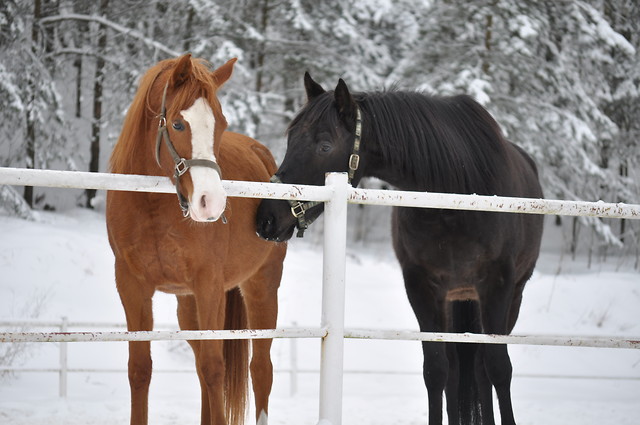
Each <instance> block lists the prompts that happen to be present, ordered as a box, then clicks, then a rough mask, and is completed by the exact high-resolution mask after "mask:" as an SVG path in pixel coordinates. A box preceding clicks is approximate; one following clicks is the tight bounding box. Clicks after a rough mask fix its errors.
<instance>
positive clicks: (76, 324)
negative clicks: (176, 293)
mask: <svg viewBox="0 0 640 425" xmlns="http://www.w3.org/2000/svg"><path fill="white" fill-rule="evenodd" d="M61 325H62V321H61V320H39V319H24V320H23V319H16V320H0V328H9V327H28V328H54V327H55V328H59V327H60V326H61ZM153 326H154V329H156V330H177V329H178V324H177V323H154V324H153ZM67 327H68V328H102V329H105V328H124V329H126V327H127V324H126V323H123V322H111V323H110V322H88V321H87V322H83V321H69V322H68V323H67Z"/></svg>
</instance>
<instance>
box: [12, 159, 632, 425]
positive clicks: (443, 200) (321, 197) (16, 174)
mask: <svg viewBox="0 0 640 425" xmlns="http://www.w3.org/2000/svg"><path fill="white" fill-rule="evenodd" d="M0 184H8V185H19V186H45V187H62V188H79V189H102V190H126V191H142V192H158V193H174V191H175V188H174V186H173V185H172V184H171V181H170V180H169V179H168V178H166V177H153V176H132V175H116V174H105V173H86V172H70V171H54V170H27V169H17V168H2V167H0ZM223 185H224V188H225V190H226V191H227V194H228V195H229V196H238V197H248V198H275V199H299V200H309V201H321V202H325V203H326V204H325V232H324V251H323V291H322V320H321V322H322V324H321V328H319V329H316V330H315V331H316V332H317V335H315V334H314V336H309V337H321V338H323V344H322V355H321V364H320V394H319V398H320V415H319V416H320V421H321V422H322V421H326V422H325V423H328V424H331V425H340V424H341V423H342V375H343V348H344V338H345V337H360V338H385V337H387V338H389V339H414V340H421V341H447V342H453V341H460V342H476V343H487V342H495V343H503V344H504V343H526V344H545V345H546V344H549V343H552V344H554V345H575V344H572V343H571V341H577V342H578V344H577V345H581V346H586V345H588V344H590V343H594V344H595V342H593V341H591V342H589V341H585V340H582V339H578V338H575V337H569V338H566V337H565V338H557V339H553V338H549V337H543V339H542V340H538V341H536V340H534V339H533V338H534V337H531V336H527V337H514V336H495V335H472V334H431V333H422V332H408V333H404V332H395V333H394V334H393V335H390V334H386V333H385V332H381V331H376V330H367V331H359V332H360V333H358V332H355V331H348V330H345V329H344V283H345V257H346V212H347V208H346V206H347V203H348V202H351V203H361V204H375V205H397V206H405V207H419V208H440V209H471V210H481V211H500V212H514V213H527V214H553V215H572V216H591V217H607V218H625V219H640V205H628V204H624V203H605V202H601V201H598V202H579V201H560V200H547V199H527V198H510V197H499V196H479V195H457V194H444V193H430V192H406V191H383V190H371V189H354V188H352V187H351V186H349V184H348V183H347V177H346V174H345V173H333V174H328V175H327V179H326V183H325V186H306V185H287V184H270V183H256V182H238V181H224V182H223ZM161 332H162V331H161ZM182 332H196V331H175V332H173V333H171V334H158V333H157V332H144V333H139V332H120V333H117V335H116V334H114V333H109V332H102V333H99V332H92V333H90V334H89V335H85V334H83V333H60V334H59V335H57V336H56V335H52V334H49V335H44V336H43V335H42V333H29V335H27V334H26V333H23V335H22V336H20V334H19V333H18V334H16V333H13V334H12V333H9V334H0V335H1V338H0V342H5V341H15V338H21V340H22V341H27V340H28V341H34V340H43V341H56V340H57V341H62V340H64V339H65V338H72V339H70V340H87V341H99V340H106V339H109V340H133V339H135V340H150V338H154V339H165V337H167V338H174V337H175V339H178V337H177V336H176V335H180V334H181V333H182ZM229 332H231V331H204V332H201V333H199V334H195V333H194V334H188V335H186V334H182V335H186V336H185V337H184V338H183V337H180V339H204V338H207V339H221V338H231V337H233V338H235V337H241V338H244V337H251V338H273V337H275V335H278V337H288V333H289V332H292V330H267V331H240V332H239V333H238V334H233V333H229ZM99 334H100V335H99ZM71 335H74V336H71ZM292 335H293V334H292ZM29 338H32V339H29ZM58 338H61V339H58ZM147 338H149V339H147ZM514 338H515V339H514ZM518 338H523V339H518ZM608 339H609V340H610V341H608V342H604V341H598V342H597V344H598V345H597V346H599V347H604V346H606V347H616V346H617V347H620V348H640V345H639V343H638V341H633V340H627V341H626V342H621V341H614V340H617V338H608Z"/></svg>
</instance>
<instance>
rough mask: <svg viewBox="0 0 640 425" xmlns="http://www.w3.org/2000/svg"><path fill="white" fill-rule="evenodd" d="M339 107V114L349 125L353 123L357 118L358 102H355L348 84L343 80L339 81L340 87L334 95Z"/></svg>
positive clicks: (338, 86)
mask: <svg viewBox="0 0 640 425" xmlns="http://www.w3.org/2000/svg"><path fill="white" fill-rule="evenodd" d="M333 95H334V97H335V99H336V105H337V107H338V114H339V115H340V117H341V118H343V119H344V120H345V121H346V122H347V123H350V122H351V123H352V122H353V120H355V118H356V112H355V111H356V102H355V101H354V100H353V97H352V96H351V93H350V92H349V88H348V87H347V84H346V83H345V82H344V80H343V79H342V78H340V80H339V81H338V85H337V86H336V89H335V91H334V93H333Z"/></svg>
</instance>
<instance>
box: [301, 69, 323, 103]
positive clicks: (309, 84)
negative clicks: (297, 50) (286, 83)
mask: <svg viewBox="0 0 640 425" xmlns="http://www.w3.org/2000/svg"><path fill="white" fill-rule="evenodd" d="M304 89H305V90H306V92H307V101H309V100H311V99H313V98H315V97H318V96H320V95H321V94H322V93H325V90H324V89H323V88H322V86H321V85H320V84H318V83H316V82H315V81H313V78H311V75H309V72H305V73H304Z"/></svg>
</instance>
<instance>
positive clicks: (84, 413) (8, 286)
mask: <svg viewBox="0 0 640 425" xmlns="http://www.w3.org/2000/svg"><path fill="white" fill-rule="evenodd" d="M0 235H1V236H0V321H1V320H6V319H16V318H24V317H28V316H29V315H31V314H36V313H37V314H38V315H39V318H40V319H56V320H57V319H59V318H60V317H61V316H67V317H68V318H69V319H70V320H72V321H92V322H124V314H123V311H122V308H121V306H120V301H119V299H118V295H117V293H116V290H115V285H114V280H113V256H112V254H111V250H110V248H109V245H108V242H107V238H106V232H105V225H104V216H103V215H101V214H100V213H95V212H90V211H85V210H74V211H71V212H67V213H41V214H40V220H39V221H37V222H28V221H23V220H19V219H15V218H9V217H5V216H0ZM385 251H386V250H385V249H381V248H380V247H379V246H378V249H376V250H373V249H370V248H366V249H365V248H363V247H361V246H350V247H349V249H348V252H349V254H348V259H347V260H348V264H347V288H346V293H347V299H346V326H347V327H351V328H380V329H414V330H415V329H417V325H416V322H415V319H414V317H413V315H412V313H411V309H410V307H409V304H408V302H407V300H406V297H405V294H404V288H403V284H402V279H401V274H400V271H399V268H398V266H397V264H396V263H395V261H394V259H393V256H392V255H391V254H390V253H389V252H385ZM560 257H561V256H560V255H559V254H557V253H556V252H554V250H551V251H546V252H544V253H543V255H542V257H541V259H540V262H539V267H538V269H537V271H536V273H535V274H534V276H533V278H532V279H531V281H530V282H529V284H528V286H527V288H526V290H525V296H524V302H523V305H522V310H521V314H520V320H519V322H518V325H517V326H516V329H515V331H514V334H562V335H622V336H628V337H635V338H637V337H640V274H639V273H638V272H637V271H634V270H632V269H631V267H630V266H627V265H622V266H620V265H619V264H618V263H616V262H614V261H611V264H605V265H601V264H598V265H596V266H593V267H592V268H591V269H588V268H587V267H586V265H585V263H584V262H582V261H575V262H574V261H571V260H569V259H566V258H565V259H562V258H560ZM559 269H560V270H561V273H560V274H557V271H558V270H559ZM321 271H322V253H321V248H320V247H317V246H314V245H310V244H309V243H308V242H303V241H293V243H291V244H290V246H289V254H288V257H287V260H286V264H285V275H284V279H283V281H282V286H281V290H280V318H279V326H280V327H287V326H292V325H293V324H294V323H295V324H296V325H297V326H318V324H319V321H320V298H321V274H322V272H321ZM154 310H155V312H156V322H162V323H175V321H176V319H175V314H174V313H175V302H174V299H173V297H171V296H168V295H165V294H158V295H156V298H155V300H154ZM51 330H55V329H51ZM72 330H89V329H72ZM95 330H102V329H95ZM296 344H297V351H298V355H297V358H298V367H299V368H300V369H303V370H317V369H318V365H319V348H320V344H319V341H317V340H297V342H296ZM2 348H4V347H0V353H2V351H1V350H2ZM152 350H153V356H154V368H155V369H156V370H158V371H160V370H162V369H165V370H167V369H174V370H175V369H186V368H190V367H192V363H193V359H192V356H191V353H190V351H189V350H188V348H187V346H186V344H185V343H183V342H154V343H152ZM510 352H511V358H512V361H513V365H514V373H515V376H514V381H513V388H512V394H513V401H514V410H515V414H516V419H517V420H518V423H519V424H520V425H528V424H531V425H554V424H557V425H567V424H580V425H590V424H593V425H596V424H597V425H602V424H616V425H624V424H638V423H640V419H638V418H640V350H624V349H591V348H558V347H541V346H511V347H510ZM26 353H27V354H26V355H25V356H23V357H22V358H21V361H20V362H18V363H17V364H15V365H14V366H21V367H29V368H47V367H49V368H55V367H56V366H57V364H58V345H57V344H54V343H41V344H31V346H30V347H29V349H28V351H26ZM290 353H291V341H290V340H284V339H283V340H276V341H275V342H274V345H273V351H272V354H273V359H274V363H275V367H276V370H285V369H288V368H289V367H290V366H289V365H290ZM126 363H127V350H126V343H97V342H96V343H72V344H69V367H71V368H85V369H117V370H121V372H117V371H116V372H109V373H106V372H76V373H72V374H71V375H70V377H69V394H68V397H67V398H66V399H61V398H59V397H58V375H57V374H56V373H51V372H35V373H34V372H25V373H19V374H16V375H14V376H13V377H5V378H1V379H0V423H1V424H30V425H31V424H114V423H121V424H124V423H128V415H129V407H128V405H129V390H128V383H127V376H126V373H124V370H125V368H126ZM421 364H422V356H421V350H420V344H419V343H417V342H399V341H370V340H362V341H361V340H346V342H345V369H346V371H347V373H346V374H345V377H344V402H343V406H344V420H343V423H344V424H349V425H351V424H355V425H358V424H366V425H374V424H380V425H382V424H385V425H388V424H412V425H413V424H425V423H426V417H427V405H426V391H425V389H424V385H423V383H422V377H421V375H420V369H421ZM355 371H360V372H361V373H353V372H355ZM363 371H369V372H368V373H362V372H363ZM371 371H378V372H379V373H371ZM385 372H386V373H385ZM389 372H395V373H389ZM317 394H318V374H317V373H300V374H299V376H298V380H297V391H296V392H295V395H291V381H290V375H289V374H288V373H286V372H277V373H276V375H275V382H274V389H273V395H272V398H271V407H270V423H271V424H287V425H293V424H295V425H300V424H315V423H316V422H317V419H318V395H317ZM199 398H200V397H199V386H198V382H197V378H196V376H195V373H161V372H157V373H155V374H154V377H153V380H152V384H151V395H150V418H151V420H150V422H151V423H154V424H161V425H168V424H188V423H192V424H195V423H199Z"/></svg>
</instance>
